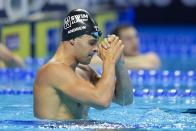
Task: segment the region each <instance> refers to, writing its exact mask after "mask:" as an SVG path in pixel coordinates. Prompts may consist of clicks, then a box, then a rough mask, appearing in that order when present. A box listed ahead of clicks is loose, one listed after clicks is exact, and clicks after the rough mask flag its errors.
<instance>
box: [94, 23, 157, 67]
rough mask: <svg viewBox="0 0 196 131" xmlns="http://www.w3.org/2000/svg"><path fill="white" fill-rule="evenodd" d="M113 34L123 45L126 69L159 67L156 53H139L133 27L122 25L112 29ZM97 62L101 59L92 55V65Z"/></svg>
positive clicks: (135, 32) (135, 31)
mask: <svg viewBox="0 0 196 131" xmlns="http://www.w3.org/2000/svg"><path fill="white" fill-rule="evenodd" d="M113 34H115V35H117V36H118V37H119V38H120V39H121V40H122V43H123V44H124V46H125V47H124V51H123V54H124V56H125V64H126V66H127V67H128V69H136V70H138V69H147V70H148V69H159V67H160V58H159V57H158V55H157V54H156V53H154V52H148V53H146V54H140V52H139V38H138V33H137V30H136V28H135V27H133V26H128V25H122V26H119V27H117V28H116V29H114V31H113ZM99 63H102V61H101V59H99V58H98V57H94V58H93V59H92V61H91V64H92V65H95V64H99Z"/></svg>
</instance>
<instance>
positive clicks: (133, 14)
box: [0, 0, 196, 93]
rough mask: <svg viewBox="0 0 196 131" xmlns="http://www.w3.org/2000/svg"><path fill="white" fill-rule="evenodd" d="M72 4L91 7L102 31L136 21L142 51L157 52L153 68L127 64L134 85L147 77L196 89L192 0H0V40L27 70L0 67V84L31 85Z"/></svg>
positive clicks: (194, 5)
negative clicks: (132, 67)
mask: <svg viewBox="0 0 196 131" xmlns="http://www.w3.org/2000/svg"><path fill="white" fill-rule="evenodd" d="M75 8H83V9H86V10H88V11H89V12H91V13H92V14H93V15H94V17H95V18H96V20H97V23H98V25H99V27H100V28H101V30H102V31H103V34H104V36H106V35H107V34H110V33H111V31H112V30H113V29H114V28H115V27H116V26H117V25H120V24H127V25H134V26H135V27H136V28H137V30H138V35H139V38H140V52H141V53H146V52H149V51H153V52H155V53H156V54H157V55H158V56H159V57H160V60H161V67H160V69H159V70H157V71H156V70H152V71H146V70H139V71H131V70H130V72H129V73H130V76H131V78H132V80H133V84H134V86H135V87H138V89H139V86H141V88H143V85H144V83H145V82H146V83H147V84H148V86H149V87H152V86H153V85H155V84H156V85H157V84H158V85H159V86H156V87H160V88H174V87H175V88H179V87H180V86H183V87H186V89H187V87H189V88H188V89H193V87H194V89H195V85H196V84H195V79H196V74H195V69H196V13H194V12H196V1H195V0H178V1H177V0H17V1H16V0H0V42H1V44H2V45H4V46H6V47H7V48H8V49H9V50H10V51H11V52H12V53H13V54H17V55H18V56H20V57H21V58H22V59H23V60H24V62H25V70H22V69H19V68H12V69H9V68H6V69H5V68H4V69H1V71H0V79H1V80H0V81H1V83H0V85H1V86H4V87H5V85H6V84H12V85H14V84H15V83H16V82H17V83H19V82H20V81H22V83H24V80H25V82H26V83H27V84H29V85H31V87H32V83H33V80H34V77H35V75H36V70H37V69H38V68H39V67H40V66H41V65H42V64H44V63H45V62H47V60H48V59H49V58H50V57H51V56H52V55H53V54H54V52H55V50H56V48H57V46H58V44H59V42H60V40H61V27H62V24H63V20H64V17H65V16H66V14H67V13H68V11H70V10H72V9H75ZM10 70H11V71H10ZM19 72H20V73H19ZM21 72H23V73H21ZM5 74H7V75H6V76H5ZM5 77H7V78H5ZM21 79H22V80H21ZM7 81H10V82H7ZM28 82H29V83H28ZM188 82H189V83H188ZM15 86H16V85H15ZM15 86H13V87H14V88H15ZM148 86H146V87H148ZM163 86H165V87H163ZM6 87H11V85H9V86H6ZM24 87H26V85H25V86H24ZM188 93H190V92H189V91H188Z"/></svg>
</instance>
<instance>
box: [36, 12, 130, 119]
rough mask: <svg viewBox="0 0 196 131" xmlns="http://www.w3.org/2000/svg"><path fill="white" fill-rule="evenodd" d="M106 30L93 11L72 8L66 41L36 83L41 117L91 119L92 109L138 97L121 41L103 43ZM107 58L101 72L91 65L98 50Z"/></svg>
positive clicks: (65, 29) (111, 38)
mask: <svg viewBox="0 0 196 131" xmlns="http://www.w3.org/2000/svg"><path fill="white" fill-rule="evenodd" d="M100 36H101V32H100V30H99V27H98V26H97V24H96V22H95V21H94V19H93V18H92V17H91V15H90V14H89V13H88V12H87V11H86V10H83V9H75V10H72V11H71V12H70V13H68V15H67V16H66V18H65V20H64V26H63V32H62V42H61V43H60V45H59V47H58V49H57V51H56V53H55V54H54V56H53V57H52V58H51V60H50V61H49V62H48V63H47V64H45V65H43V66H42V67H41V68H40V69H39V71H38V73H37V76H36V80H35V83H34V115H35V117H37V118H40V119H51V120H69V119H86V118H87V117H88V110H89V107H94V108H96V109H100V110H101V109H106V108H108V107H109V105H110V104H111V102H112V101H113V102H115V103H117V104H119V105H121V106H125V105H129V104H131V103H132V101H133V92H132V87H131V85H130V78H129V75H128V71H127V69H126V67H125V65H124V59H123V55H122V52H123V48H124V45H122V43H121V40H119V38H118V37H117V36H115V35H111V36H108V37H107V38H105V39H104V41H102V42H100V44H99V40H98V39H99V37H100ZM97 52H98V54H99V56H100V58H101V59H102V61H103V73H102V75H101V76H99V75H98V74H97V73H96V72H95V71H94V70H93V69H92V68H91V67H90V66H89V63H90V61H91V59H92V57H93V55H94V54H95V53H97Z"/></svg>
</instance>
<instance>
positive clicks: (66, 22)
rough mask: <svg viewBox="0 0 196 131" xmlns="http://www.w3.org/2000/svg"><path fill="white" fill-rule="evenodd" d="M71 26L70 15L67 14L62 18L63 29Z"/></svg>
mask: <svg viewBox="0 0 196 131" xmlns="http://www.w3.org/2000/svg"><path fill="white" fill-rule="evenodd" d="M69 27H71V21H70V16H67V17H66V18H65V19H64V29H67V28H69Z"/></svg>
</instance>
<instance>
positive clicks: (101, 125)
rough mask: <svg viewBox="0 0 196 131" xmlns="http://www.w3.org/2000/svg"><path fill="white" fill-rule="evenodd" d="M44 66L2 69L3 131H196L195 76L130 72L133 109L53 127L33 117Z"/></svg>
mask: <svg viewBox="0 0 196 131" xmlns="http://www.w3.org/2000/svg"><path fill="white" fill-rule="evenodd" d="M43 63H44V60H42V59H40V60H38V61H37V64H35V65H33V66H36V67H30V66H29V68H27V69H26V70H21V69H17V68H15V69H0V100H1V101H0V130H32V131H34V130H48V129H55V130H65V129H66V130H83V129H84V130H86V129H88V130H91V129H122V130H124V129H128V130H129V129H133V128H134V129H135V128H136V129H150V130H151V129H155V130H156V129H168V130H179V129H183V130H196V114H195V112H196V111H195V109H196V71H195V70H159V71H155V70H151V71H145V70H139V71H131V70H129V75H130V78H131V80H132V81H131V82H132V85H133V87H134V95H135V97H134V103H133V104H132V105H129V106H125V107H121V106H119V105H116V104H114V103H113V104H111V107H110V108H108V109H106V110H102V111H100V110H96V109H93V108H90V111H89V119H88V120H77V121H75V120H74V121H47V120H38V119H36V118H35V117H34V116H33V95H32V93H33V92H32V85H33V81H34V78H35V75H36V70H37V67H39V66H40V65H41V64H43ZM29 65H30V64H29ZM97 71H98V72H99V73H101V70H100V69H98V70H97Z"/></svg>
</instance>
